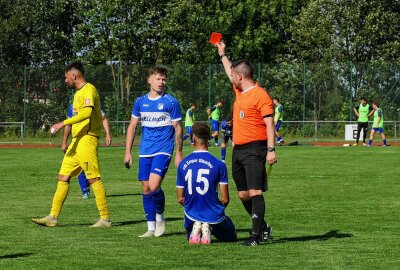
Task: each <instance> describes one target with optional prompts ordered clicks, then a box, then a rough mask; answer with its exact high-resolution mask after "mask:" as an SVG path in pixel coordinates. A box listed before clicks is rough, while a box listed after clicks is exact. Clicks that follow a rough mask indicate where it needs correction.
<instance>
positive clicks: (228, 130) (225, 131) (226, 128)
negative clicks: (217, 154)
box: [221, 114, 233, 162]
mask: <svg viewBox="0 0 400 270" xmlns="http://www.w3.org/2000/svg"><path fill="white" fill-rule="evenodd" d="M232 128H233V120H232V114H230V115H228V116H227V117H226V119H225V120H224V121H222V123H221V133H222V143H221V160H222V161H223V162H225V156H226V144H227V143H228V141H229V139H231V142H233V140H232V134H233V133H232Z"/></svg>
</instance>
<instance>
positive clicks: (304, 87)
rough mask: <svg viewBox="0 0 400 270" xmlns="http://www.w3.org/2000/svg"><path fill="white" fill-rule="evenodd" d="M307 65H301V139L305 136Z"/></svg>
mask: <svg viewBox="0 0 400 270" xmlns="http://www.w3.org/2000/svg"><path fill="white" fill-rule="evenodd" d="M306 68H307V64H306V63H305V62H304V63H303V138H304V136H305V130H304V129H305V126H304V121H305V119H306V89H307V86H306V80H307V72H306Z"/></svg>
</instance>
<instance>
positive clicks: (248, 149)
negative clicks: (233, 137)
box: [232, 141, 268, 191]
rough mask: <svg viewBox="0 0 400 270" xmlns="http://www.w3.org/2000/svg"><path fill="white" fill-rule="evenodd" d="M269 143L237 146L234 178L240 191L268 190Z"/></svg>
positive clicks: (234, 156)
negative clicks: (267, 164) (266, 164)
mask: <svg viewBox="0 0 400 270" xmlns="http://www.w3.org/2000/svg"><path fill="white" fill-rule="evenodd" d="M266 160H267V141H257V142H251V143H248V144H243V145H235V147H234V148H233V154H232V176H233V180H234V181H235V184H236V189H237V190H238V191H247V190H250V189H256V190H262V191H266V190H267V189H268V181H267V171H266V168H265V163H266Z"/></svg>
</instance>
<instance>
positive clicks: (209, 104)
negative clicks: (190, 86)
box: [208, 64, 211, 107]
mask: <svg viewBox="0 0 400 270" xmlns="http://www.w3.org/2000/svg"><path fill="white" fill-rule="evenodd" d="M210 106H211V64H208V107H210Z"/></svg>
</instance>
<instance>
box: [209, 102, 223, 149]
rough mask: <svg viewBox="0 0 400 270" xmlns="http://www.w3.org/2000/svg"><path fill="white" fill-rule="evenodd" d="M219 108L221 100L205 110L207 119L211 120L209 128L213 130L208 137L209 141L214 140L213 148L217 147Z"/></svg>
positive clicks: (219, 119)
mask: <svg viewBox="0 0 400 270" xmlns="http://www.w3.org/2000/svg"><path fill="white" fill-rule="evenodd" d="M221 107H222V99H220V100H218V102H217V104H215V105H214V106H212V107H210V108H208V109H207V114H208V118H209V119H210V120H211V127H212V129H213V131H214V132H213V134H211V136H210V140H211V139H212V138H214V140H215V146H218V134H219V125H220V122H221Z"/></svg>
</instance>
